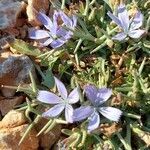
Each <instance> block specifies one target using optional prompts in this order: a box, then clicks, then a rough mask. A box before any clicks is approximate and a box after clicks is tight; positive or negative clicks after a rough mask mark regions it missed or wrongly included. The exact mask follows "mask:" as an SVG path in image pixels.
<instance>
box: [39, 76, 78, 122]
mask: <svg viewBox="0 0 150 150" xmlns="http://www.w3.org/2000/svg"><path fill="white" fill-rule="evenodd" d="M55 83H56V86H57V89H58V92H59V95H60V97H59V96H57V95H56V94H54V93H52V92H48V91H39V92H38V96H37V99H38V100H39V101H40V102H43V103H47V104H55V105H54V106H53V107H52V108H50V109H49V110H48V111H46V112H45V113H43V115H42V116H43V117H51V118H54V117H57V116H59V115H60V114H61V113H62V112H63V110H65V118H66V121H67V122H69V123H72V122H73V118H72V115H73V107H72V106H71V104H75V103H77V102H78V101H79V94H78V90H77V88H75V89H74V90H73V91H72V92H71V93H70V94H69V95H68V92H67V90H66V88H65V86H64V84H63V83H62V82H61V81H60V80H58V79H57V78H55Z"/></svg>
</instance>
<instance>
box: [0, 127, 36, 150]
mask: <svg viewBox="0 0 150 150" xmlns="http://www.w3.org/2000/svg"><path fill="white" fill-rule="evenodd" d="M27 127H28V124H25V125H21V126H18V127H15V128H9V129H8V128H5V129H0V149H1V150H37V149H38V147H39V144H38V142H39V141H38V138H37V137H36V134H37V132H36V131H35V130H34V129H33V130H31V131H30V132H29V134H28V135H27V137H26V138H25V139H24V141H23V142H22V143H21V144H20V145H18V143H19V141H20V139H21V137H22V136H23V134H24V132H25V131H26V129H27Z"/></svg>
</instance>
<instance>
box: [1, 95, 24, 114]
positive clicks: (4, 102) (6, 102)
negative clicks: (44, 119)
mask: <svg viewBox="0 0 150 150" xmlns="http://www.w3.org/2000/svg"><path fill="white" fill-rule="evenodd" d="M23 99H24V98H23V96H19V97H14V98H11V99H8V98H4V97H3V98H0V112H1V114H2V116H4V115H6V114H7V113H8V112H9V111H10V110H12V109H13V108H14V107H15V106H16V105H19V104H21V103H22V101H23Z"/></svg>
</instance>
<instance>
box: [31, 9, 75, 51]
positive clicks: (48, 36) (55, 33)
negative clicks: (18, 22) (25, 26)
mask: <svg viewBox="0 0 150 150" xmlns="http://www.w3.org/2000/svg"><path fill="white" fill-rule="evenodd" d="M59 19H61V20H62V24H61V25H60V24H59V23H58V20H59ZM38 20H39V21H40V22H41V23H42V24H43V25H44V27H45V28H46V29H47V30H37V29H30V30H29V38H31V39H36V40H40V41H41V43H40V44H41V46H48V45H50V46H51V47H52V48H58V47H60V46H62V45H63V44H64V43H66V42H67V41H68V40H69V39H70V38H71V37H72V35H73V32H72V31H71V30H74V29H75V27H76V25H77V17H76V16H74V15H73V16H72V17H68V16H67V15H66V14H65V13H64V12H62V11H54V15H53V20H51V19H50V18H49V17H48V16H46V15H45V14H44V13H42V12H40V13H39V15H38ZM63 26H65V27H66V28H67V29H65V28H64V27H63ZM69 29H70V30H69Z"/></svg>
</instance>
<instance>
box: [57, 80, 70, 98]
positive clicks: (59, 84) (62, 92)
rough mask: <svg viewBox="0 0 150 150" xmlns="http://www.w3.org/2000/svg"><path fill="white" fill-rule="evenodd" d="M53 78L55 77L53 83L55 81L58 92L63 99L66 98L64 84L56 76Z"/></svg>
mask: <svg viewBox="0 0 150 150" xmlns="http://www.w3.org/2000/svg"><path fill="white" fill-rule="evenodd" d="M54 79H55V83H56V86H57V89H58V92H59V94H60V95H61V97H62V98H63V99H67V96H68V93H67V89H66V87H65V85H64V84H63V83H62V82H61V81H60V80H58V79H57V78H56V77H54Z"/></svg>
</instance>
